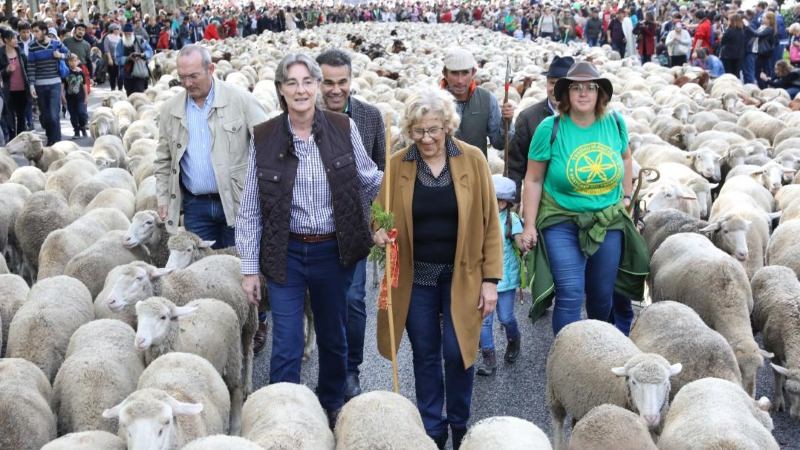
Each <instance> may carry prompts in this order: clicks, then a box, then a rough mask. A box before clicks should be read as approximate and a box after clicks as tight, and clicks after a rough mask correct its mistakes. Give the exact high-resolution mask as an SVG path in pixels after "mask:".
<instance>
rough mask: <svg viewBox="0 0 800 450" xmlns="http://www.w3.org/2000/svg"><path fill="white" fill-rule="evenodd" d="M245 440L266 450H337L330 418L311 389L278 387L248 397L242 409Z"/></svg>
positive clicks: (297, 385) (295, 386) (260, 390)
mask: <svg viewBox="0 0 800 450" xmlns="http://www.w3.org/2000/svg"><path fill="white" fill-rule="evenodd" d="M242 437H244V438H247V439H249V440H251V441H253V442H255V443H257V444H259V445H261V446H262V447H264V449H265V450H279V449H289V448H290V449H295V450H333V448H334V439H333V433H331V430H330V428H328V418H327V416H326V415H325V411H324V410H323V409H322V406H321V405H320V404H319V400H317V396H316V395H314V393H313V392H311V389H309V388H307V387H306V386H304V385H302V384H294V383H275V384H270V385H269V386H266V387H263V388H261V389H259V390H257V391H256V392H254V393H252V394H250V396H249V397H247V401H246V402H245V403H244V408H243V409H242Z"/></svg>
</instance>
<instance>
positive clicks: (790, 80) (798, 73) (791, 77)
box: [767, 69, 800, 89]
mask: <svg viewBox="0 0 800 450" xmlns="http://www.w3.org/2000/svg"><path fill="white" fill-rule="evenodd" d="M767 84H768V85H769V86H770V87H775V88H782V89H789V88H800V69H795V70H793V71H791V72H789V74H788V75H786V76H785V77H781V78H778V77H777V76H776V77H772V79H771V80H769V81H767Z"/></svg>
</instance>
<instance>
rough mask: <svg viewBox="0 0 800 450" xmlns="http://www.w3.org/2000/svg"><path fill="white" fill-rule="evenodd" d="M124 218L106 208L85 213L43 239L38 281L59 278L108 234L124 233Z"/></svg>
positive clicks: (113, 210)
mask: <svg viewBox="0 0 800 450" xmlns="http://www.w3.org/2000/svg"><path fill="white" fill-rule="evenodd" d="M129 223H130V222H128V218H127V217H125V215H124V214H122V212H120V211H119V210H116V209H110V208H98V209H94V210H91V211H89V212H87V213H86V214H85V215H83V216H81V217H79V218H78V219H76V220H75V221H74V222H72V223H71V224H69V225H67V226H66V227H64V228H61V229H60V230H55V231H53V232H51V233H50V234H49V235H47V238H46V239H45V240H44V242H43V243H42V248H41V250H40V252H39V273H38V279H40V280H41V279H44V278H48V277H54V276H57V275H63V274H64V269H65V268H66V266H67V263H68V262H69V260H70V259H72V257H74V256H75V255H77V254H78V253H80V252H81V251H82V250H83V249H85V248H86V247H89V246H90V245H91V244H92V243H94V242H95V241H96V240H98V239H100V238H101V237H103V235H104V234H106V233H107V232H109V231H111V230H124V229H126V228H127V227H128V224H129Z"/></svg>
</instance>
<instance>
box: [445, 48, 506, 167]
mask: <svg viewBox="0 0 800 450" xmlns="http://www.w3.org/2000/svg"><path fill="white" fill-rule="evenodd" d="M477 67H478V63H477V62H476V61H475V58H474V57H473V56H472V53H470V52H468V51H467V50H464V49H461V48H458V49H453V50H451V51H450V52H448V53H447V56H445V58H444V69H442V75H444V79H443V80H442V87H443V88H445V89H447V90H448V91H450V93H451V94H453V97H455V99H456V111H458V115H459V116H461V125H459V127H458V130H457V131H456V134H455V136H456V137H457V138H459V139H461V140H462V141H464V142H466V143H468V144H470V145H474V146H475V147H478V148H479V149H481V151H482V152H483V154H484V155H486V148H487V139H488V140H489V141H490V142H491V143H492V147H494V148H496V149H500V150H502V149H503V147H504V146H505V134H504V132H503V119H508V120H511V119H512V118H513V117H514V105H513V104H511V103H505V104H503V107H502V109H501V108H500V106H499V103H498V102H497V99H496V98H495V96H494V94H492V93H491V92H489V91H487V90H486V89H483V88H482V87H480V86H478V85H477V83H476V82H475V71H476V69H477ZM509 132H512V131H511V129H509Z"/></svg>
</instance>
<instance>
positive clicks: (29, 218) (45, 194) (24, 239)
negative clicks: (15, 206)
mask: <svg viewBox="0 0 800 450" xmlns="http://www.w3.org/2000/svg"><path fill="white" fill-rule="evenodd" d="M74 218H75V217H74V215H73V214H72V212H71V211H70V209H69V206H68V205H67V201H66V199H65V198H64V196H63V195H61V194H60V193H58V192H55V191H47V190H45V191H39V192H35V193H33V194H31V195H30V196H29V197H28V198H27V200H25V205H24V206H23V208H22V210H21V211H20V212H19V214H18V215H17V217H16V220H15V222H14V233H15V236H16V238H17V240H18V241H19V246H20V250H21V252H22V264H23V266H24V267H25V271H26V272H29V273H30V274H31V278H32V279H36V271H37V269H38V265H39V251H40V250H41V248H42V244H43V243H44V240H45V239H46V238H47V236H48V235H49V234H50V232H52V231H55V230H57V229H59V228H64V227H65V226H67V225H69V224H70V223H71V222H72V221H73V220H74Z"/></svg>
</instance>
